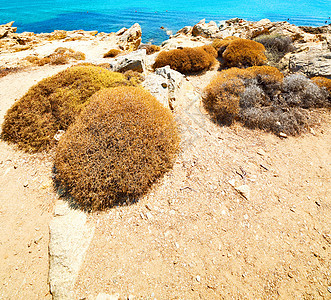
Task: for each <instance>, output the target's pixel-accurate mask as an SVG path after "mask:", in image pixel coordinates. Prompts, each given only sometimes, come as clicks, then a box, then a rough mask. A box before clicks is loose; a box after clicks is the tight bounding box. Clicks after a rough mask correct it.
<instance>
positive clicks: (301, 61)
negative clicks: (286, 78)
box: [285, 43, 331, 77]
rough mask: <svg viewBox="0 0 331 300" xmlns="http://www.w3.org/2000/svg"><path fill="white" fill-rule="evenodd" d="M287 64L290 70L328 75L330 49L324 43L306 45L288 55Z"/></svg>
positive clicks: (306, 73) (330, 60)
mask: <svg viewBox="0 0 331 300" xmlns="http://www.w3.org/2000/svg"><path fill="white" fill-rule="evenodd" d="M285 59H286V58H285ZM288 66H289V70H290V71H291V72H302V73H304V74H305V75H307V76H326V77H330V76H331V51H330V49H328V47H327V44H326V43H320V44H319V45H311V46H310V45H308V46H307V47H306V48H305V49H304V50H303V51H301V52H298V53H293V54H291V55H289V56H288Z"/></svg>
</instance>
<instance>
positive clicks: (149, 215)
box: [146, 212, 153, 220]
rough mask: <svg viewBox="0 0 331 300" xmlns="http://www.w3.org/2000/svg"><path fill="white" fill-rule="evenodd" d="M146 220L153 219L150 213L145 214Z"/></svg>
mask: <svg viewBox="0 0 331 300" xmlns="http://www.w3.org/2000/svg"><path fill="white" fill-rule="evenodd" d="M146 218H147V219H149V220H151V219H153V215H152V214H151V213H150V212H147V213H146Z"/></svg>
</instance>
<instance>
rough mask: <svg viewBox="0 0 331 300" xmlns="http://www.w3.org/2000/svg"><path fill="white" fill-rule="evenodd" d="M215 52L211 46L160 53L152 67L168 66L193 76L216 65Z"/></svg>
mask: <svg viewBox="0 0 331 300" xmlns="http://www.w3.org/2000/svg"><path fill="white" fill-rule="evenodd" d="M215 57H216V51H215V49H214V48H213V47H212V46H203V47H196V48H183V49H175V50H170V51H162V52H160V54H159V55H158V56H157V58H156V60H155V63H154V65H153V67H154V69H157V68H161V67H164V66H167V65H169V66H170V68H171V69H173V70H176V71H178V72H180V73H183V74H195V73H201V72H203V71H207V70H209V69H210V68H211V67H212V66H213V65H214V64H215V63H216V59H215Z"/></svg>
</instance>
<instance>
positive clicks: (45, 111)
mask: <svg viewBox="0 0 331 300" xmlns="http://www.w3.org/2000/svg"><path fill="white" fill-rule="evenodd" d="M120 85H132V82H131V81H129V80H127V79H126V78H125V76H124V75H123V74H120V73H115V72H110V71H108V70H106V69H104V68H101V67H96V66H91V65H89V66H74V67H71V68H68V69H66V70H64V71H62V72H60V73H58V74H56V75H54V76H52V77H48V78H46V79H43V80H42V81H40V82H39V83H38V84H36V85H35V86H33V87H32V88H30V89H29V91H28V92H27V93H26V94H25V95H24V96H23V97H22V98H21V99H20V100H18V101H17V102H16V103H15V104H14V105H13V106H12V107H11V108H10V109H9V110H8V112H7V114H6V116H5V120H4V123H3V125H2V137H3V139H4V140H6V141H9V142H13V143H16V144H18V146H19V147H20V148H22V149H24V150H26V151H31V152H35V151H42V150H48V149H49V148H51V147H52V146H53V145H54V143H55V142H56V141H55V140H54V135H55V134H56V133H57V131H58V130H66V129H67V127H68V126H69V125H70V124H71V123H72V122H73V121H74V120H75V118H76V117H77V115H78V114H79V112H80V111H81V109H82V108H83V107H84V106H85V105H86V104H87V103H88V101H89V98H90V97H91V96H92V95H93V94H94V93H95V92H96V91H98V90H100V89H102V88H108V87H116V86H120Z"/></svg>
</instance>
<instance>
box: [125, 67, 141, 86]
mask: <svg viewBox="0 0 331 300" xmlns="http://www.w3.org/2000/svg"><path fill="white" fill-rule="evenodd" d="M123 75H124V76H125V78H126V79H127V80H128V81H129V82H130V83H131V85H133V86H136V85H139V84H140V83H142V82H143V81H144V80H145V77H144V75H142V74H141V73H139V72H137V71H133V70H128V71H126V72H124V73H123Z"/></svg>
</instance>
